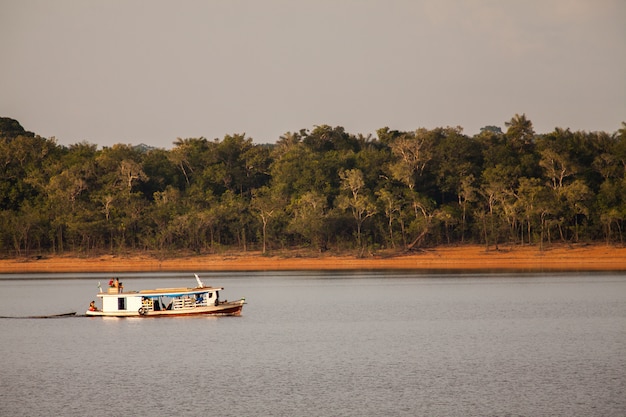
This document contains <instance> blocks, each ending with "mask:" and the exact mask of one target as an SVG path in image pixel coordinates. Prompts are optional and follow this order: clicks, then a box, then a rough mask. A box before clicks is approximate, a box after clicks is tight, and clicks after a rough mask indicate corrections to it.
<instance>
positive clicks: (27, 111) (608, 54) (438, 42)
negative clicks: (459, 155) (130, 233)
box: [0, 0, 626, 148]
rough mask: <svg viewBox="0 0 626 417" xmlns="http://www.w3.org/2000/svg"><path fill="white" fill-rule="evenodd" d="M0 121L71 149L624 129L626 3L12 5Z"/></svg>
mask: <svg viewBox="0 0 626 417" xmlns="http://www.w3.org/2000/svg"><path fill="white" fill-rule="evenodd" d="M0 51H1V52H0V116H4V117H12V118H14V119H17V120H19V121H20V123H21V124H22V125H23V126H24V128H26V129H28V130H31V131H33V132H35V133H37V134H39V135H42V136H44V137H51V136H55V137H56V139H57V141H58V143H59V144H63V145H69V144H74V143H78V142H81V141H87V142H90V143H94V144H97V145H100V146H109V145H112V144H115V143H132V144H139V143H146V144H148V145H152V146H157V147H164V148H170V147H171V146H172V142H174V141H175V140H176V138H189V137H201V136H202V137H206V138H207V139H215V138H219V139H222V138H223V137H224V136H225V135H227V134H234V133H246V135H247V136H248V137H251V138H252V139H253V140H254V142H255V143H273V142H275V141H276V140H277V139H278V138H279V137H280V136H281V135H282V134H283V133H285V132H288V131H292V132H293V131H298V130H300V129H303V128H305V129H312V128H313V127H314V126H315V125H321V124H328V125H331V126H343V127H344V128H345V129H346V131H347V132H349V133H354V134H357V133H363V134H368V133H372V134H375V133H376V130H377V129H379V128H381V127H385V126H388V127H390V128H392V129H398V130H414V129H417V128H419V127H425V128H428V129H432V128H435V127H439V126H462V127H463V128H464V131H465V133H467V134H469V135H473V134H475V133H477V132H478V131H479V129H480V128H481V127H483V126H486V125H496V126H500V127H502V128H503V129H504V122H505V121H507V120H510V119H511V117H513V115H514V114H515V113H519V114H522V113H525V114H526V116H527V118H528V119H530V120H531V121H532V122H533V125H534V127H535V131H536V132H537V133H545V132H550V131H552V130H553V129H554V128H555V127H557V126H558V127H564V128H565V127H569V128H571V129H572V130H586V131H596V130H602V131H607V132H614V131H616V130H617V129H619V128H620V127H621V122H622V121H626V1H624V0H523V1H522V0H515V1H507V0H380V1H374V0H302V1H298V0H290V1H288V0H223V1H218V0H198V1H194V0H177V1H164V0H146V1H140V0H102V1H94V0H0Z"/></svg>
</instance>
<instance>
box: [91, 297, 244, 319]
mask: <svg viewBox="0 0 626 417" xmlns="http://www.w3.org/2000/svg"><path fill="white" fill-rule="evenodd" d="M244 304H245V299H241V300H237V301H226V302H220V303H219V304H218V305H217V306H214V305H211V306H197V307H196V306H194V307H190V308H181V309H176V310H158V311H142V313H140V312H139V310H137V311H133V310H128V311H111V312H106V311H101V310H95V311H91V310H88V311H86V312H85V314H86V315H87V316H91V317H164V316H167V317H176V316H197V315H213V316H239V315H240V314H241V310H242V309H243V305H244Z"/></svg>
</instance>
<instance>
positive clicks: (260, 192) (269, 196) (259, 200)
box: [251, 186, 284, 254]
mask: <svg viewBox="0 0 626 417" xmlns="http://www.w3.org/2000/svg"><path fill="white" fill-rule="evenodd" d="M282 207H284V201H281V199H280V197H279V196H277V195H276V194H273V193H272V190H271V189H270V188H269V187H267V186H264V187H261V188H259V189H256V190H254V191H253V192H252V201H251V208H252V210H253V211H254V212H256V213H257V214H258V216H259V217H260V219H261V223H262V231H263V236H262V239H263V254H265V253H266V252H267V224H268V223H269V221H270V220H271V219H272V218H273V217H274V216H276V215H277V214H278V211H279V210H280V209H281V208H282Z"/></svg>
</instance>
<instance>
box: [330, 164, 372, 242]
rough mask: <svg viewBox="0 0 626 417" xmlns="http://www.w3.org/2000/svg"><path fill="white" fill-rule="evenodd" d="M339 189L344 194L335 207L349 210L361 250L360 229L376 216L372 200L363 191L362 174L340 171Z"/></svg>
mask: <svg viewBox="0 0 626 417" xmlns="http://www.w3.org/2000/svg"><path fill="white" fill-rule="evenodd" d="M339 176H340V178H341V188H342V190H344V191H345V192H346V193H345V194H341V195H340V196H339V197H338V199H337V200H338V202H337V206H338V207H339V208H340V209H342V210H350V212H351V213H352V217H354V220H355V222H356V231H357V232H356V233H357V245H358V247H359V248H360V249H362V248H363V243H362V239H361V228H362V226H363V222H364V221H365V220H366V219H368V218H370V217H372V216H373V215H375V214H376V205H375V204H374V201H373V198H372V197H371V195H369V194H368V190H367V189H365V181H364V180H363V173H362V172H361V170H359V169H350V170H346V171H340V172H339Z"/></svg>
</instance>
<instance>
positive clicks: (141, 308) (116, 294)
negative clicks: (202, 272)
mask: <svg viewBox="0 0 626 417" xmlns="http://www.w3.org/2000/svg"><path fill="white" fill-rule="evenodd" d="M196 281H197V283H198V286H197V287H195V288H156V289H151V290H140V291H124V288H123V286H121V285H120V286H113V287H110V288H108V290H107V291H106V292H104V291H102V288H100V284H98V287H99V288H100V292H99V293H98V294H96V297H97V298H98V299H99V300H100V301H101V306H102V307H101V308H98V307H97V306H96V304H95V301H92V302H91V304H90V306H89V309H88V310H87V311H86V312H85V315H87V316H91V317H173V316H195V315H212V316H239V315H240V314H241V310H242V309H243V305H244V304H245V303H246V299H245V298H241V299H239V300H236V301H227V300H221V299H220V291H222V290H224V288H223V287H210V286H205V285H204V284H203V283H202V281H201V280H200V277H198V275H196Z"/></svg>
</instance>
